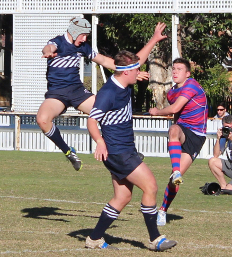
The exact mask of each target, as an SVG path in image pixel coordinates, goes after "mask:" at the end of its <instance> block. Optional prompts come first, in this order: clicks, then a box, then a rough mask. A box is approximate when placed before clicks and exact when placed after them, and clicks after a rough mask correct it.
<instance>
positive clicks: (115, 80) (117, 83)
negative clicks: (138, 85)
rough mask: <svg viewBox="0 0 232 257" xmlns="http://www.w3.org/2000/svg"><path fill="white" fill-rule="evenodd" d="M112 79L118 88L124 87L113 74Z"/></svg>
mask: <svg viewBox="0 0 232 257" xmlns="http://www.w3.org/2000/svg"><path fill="white" fill-rule="evenodd" d="M111 79H112V81H113V82H114V83H115V84H116V85H117V86H118V87H120V88H122V89H125V87H124V86H123V85H122V84H121V83H119V82H118V80H117V79H116V78H115V77H114V75H112V76H111Z"/></svg>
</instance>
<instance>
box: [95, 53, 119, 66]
mask: <svg viewBox="0 0 232 257" xmlns="http://www.w3.org/2000/svg"><path fill="white" fill-rule="evenodd" d="M92 61H94V62H96V63H97V64H99V65H102V66H103V67H105V68H107V69H111V70H115V69H116V67H115V65H114V59H112V58H110V57H107V56H105V55H102V54H97V55H96V56H95V58H93V59H92Z"/></svg>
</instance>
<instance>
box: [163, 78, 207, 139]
mask: <svg viewBox="0 0 232 257" xmlns="http://www.w3.org/2000/svg"><path fill="white" fill-rule="evenodd" d="M179 96H183V97H185V98H187V99H188V102H187V103H186V105H185V106H184V107H183V108H182V109H181V111H180V113H178V115H179V117H178V120H177V122H176V124H181V125H182V126H184V127H186V128H188V129H190V130H191V131H192V132H194V133H195V134H197V135H199V136H205V134H206V126H207V119H208V105H207V98H206V95H205V92H204V89H203V88H202V87H201V85H200V84H199V83H198V82H197V81H196V80H195V79H193V78H189V79H187V80H186V82H185V83H184V85H183V86H182V87H180V88H177V86H176V85H174V86H173V87H172V88H171V89H170V90H169V92H168V94H167V99H168V102H169V103H170V104H173V103H174V102H175V101H176V100H177V98H178V97H179Z"/></svg>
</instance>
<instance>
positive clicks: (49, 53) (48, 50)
mask: <svg viewBox="0 0 232 257" xmlns="http://www.w3.org/2000/svg"><path fill="white" fill-rule="evenodd" d="M56 50H57V48H56V46H55V45H53V44H49V45H46V46H45V47H44V48H43V50H42V53H43V55H42V58H53V57H55V56H57V53H55V52H56Z"/></svg>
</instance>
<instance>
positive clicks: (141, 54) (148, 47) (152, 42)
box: [137, 22, 167, 65]
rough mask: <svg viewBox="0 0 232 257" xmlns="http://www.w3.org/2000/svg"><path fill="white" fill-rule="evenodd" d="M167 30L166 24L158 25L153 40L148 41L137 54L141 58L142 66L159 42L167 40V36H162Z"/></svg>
mask: <svg viewBox="0 0 232 257" xmlns="http://www.w3.org/2000/svg"><path fill="white" fill-rule="evenodd" d="M165 28H166V24H165V23H161V22H159V23H158V24H157V25H156V28H155V32H154V34H153V36H152V38H151V39H150V40H149V41H148V43H147V44H146V45H145V46H144V47H143V48H142V49H141V50H140V51H139V52H138V53H137V55H138V56H139V58H140V60H139V63H140V65H142V64H144V63H145V62H146V60H147V58H148V55H149V54H150V52H151V50H152V49H153V47H154V46H155V44H156V43H158V42H159V41H161V40H163V39H165V38H167V36H166V35H162V33H163V31H164V29H165Z"/></svg>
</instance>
